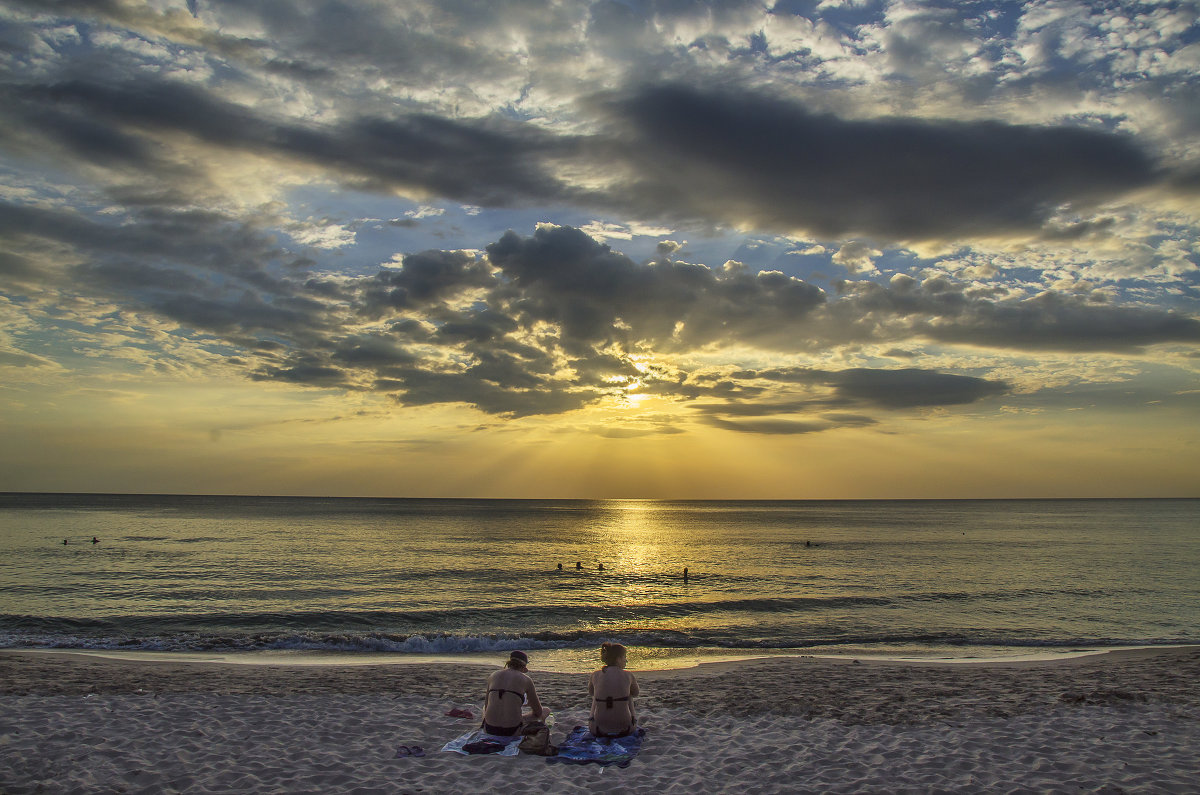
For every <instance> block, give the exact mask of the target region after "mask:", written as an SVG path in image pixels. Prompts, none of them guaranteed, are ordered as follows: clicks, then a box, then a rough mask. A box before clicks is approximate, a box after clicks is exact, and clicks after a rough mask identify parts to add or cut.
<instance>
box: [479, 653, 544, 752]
mask: <svg viewBox="0 0 1200 795" xmlns="http://www.w3.org/2000/svg"><path fill="white" fill-rule="evenodd" d="M526 662H527V658H526V656H525V654H524V653H523V652H519V651H515V652H513V653H512V656H511V657H509V660H508V662H507V663H505V667H504V668H501V669H500V670H499V671H494V672H492V674H491V675H490V676H488V680H487V688H488V689H487V694H486V695H485V696H484V705H483V727H484V729H485V730H486V731H488V732H489V733H490V734H499V735H510V736H511V735H513V734H516V733H517V731H518V730H520V728H521V724H522V722H523V721H524V720H525V718H526V717H529V718H533V719H541V718H543V717H545V713H546V710H544V709H543V708H542V704H541V702H540V701H539V700H538V696H537V690H536V689H535V688H534V686H533V679H531V678H530V677H529V674H527V673H525V670H526V667H525V664H526ZM526 702H528V704H529V709H530V714H529V715H528V716H525V715H523V714H522V710H521V708H522V706H523V705H524V704H525V703H526Z"/></svg>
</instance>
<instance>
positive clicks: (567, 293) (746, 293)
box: [487, 225, 825, 348]
mask: <svg viewBox="0 0 1200 795" xmlns="http://www.w3.org/2000/svg"><path fill="white" fill-rule="evenodd" d="M487 253H488V259H489V260H490V261H491V262H492V263H493V264H494V265H495V266H496V267H498V268H499V269H500V271H501V273H502V274H503V275H504V276H506V277H508V278H509V279H511V280H512V283H513V286H514V287H515V288H517V289H518V290H519V291H520V297H519V299H518V300H517V301H516V303H515V306H516V307H517V308H518V309H519V310H520V311H521V312H522V314H524V315H525V316H526V317H527V318H528V319H530V320H532V321H539V320H540V321H546V322H553V323H557V324H560V325H561V326H562V329H563V334H564V336H565V337H566V338H567V339H568V340H570V341H572V342H578V343H586V344H593V345H598V344H604V343H608V342H613V341H618V340H621V341H625V342H636V341H644V342H651V343H655V344H658V345H660V346H662V347H667V348H671V347H682V348H690V347H698V346H702V345H705V344H710V343H714V342H728V341H733V340H734V339H738V340H740V341H743V342H747V343H754V342H756V341H759V340H766V339H771V338H774V337H776V336H777V335H778V333H779V332H780V330H781V329H784V330H787V329H794V328H795V327H796V324H797V323H799V322H800V321H802V320H803V319H804V318H805V316H807V315H808V314H809V313H810V312H811V311H813V310H814V309H816V308H817V307H819V306H820V305H821V304H822V303H823V302H824V299H825V294H824V292H823V291H822V290H821V289H820V288H818V287H816V286H814V285H811V284H809V283H807V282H805V281H802V280H800V279H796V278H793V277H789V276H785V275H783V274H782V273H777V272H760V273H751V272H749V271H748V270H745V269H740V268H730V269H724V270H719V271H717V270H713V269H711V268H708V267H706V266H704V265H691V264H687V263H682V262H672V261H662V260H659V261H656V262H652V263H649V264H646V265H639V264H637V263H635V262H633V261H632V260H631V259H629V258H628V257H626V256H624V255H623V254H619V253H617V252H614V251H612V249H610V248H609V247H608V246H607V245H604V244H602V243H598V242H597V241H595V240H594V239H592V238H590V237H588V236H587V235H586V234H585V233H584V232H582V231H581V230H579V229H573V228H571V227H556V226H548V225H544V226H541V227H539V228H538V229H537V231H536V232H535V233H534V235H533V236H532V237H524V238H523V237H521V236H520V235H517V234H516V233H515V232H511V231H510V232H509V233H507V234H506V235H504V237H503V238H501V239H500V240H499V241H497V242H496V243H493V244H491V245H489V246H488V247H487Z"/></svg>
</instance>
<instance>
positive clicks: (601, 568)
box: [597, 563, 604, 571]
mask: <svg viewBox="0 0 1200 795" xmlns="http://www.w3.org/2000/svg"><path fill="white" fill-rule="evenodd" d="M597 568H599V569H600V571H604V564H603V563H601V564H600V565H599V566H598V567H597Z"/></svg>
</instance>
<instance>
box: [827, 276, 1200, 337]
mask: <svg viewBox="0 0 1200 795" xmlns="http://www.w3.org/2000/svg"><path fill="white" fill-rule="evenodd" d="M967 288H968V285H966V284H963V283H960V282H955V281H953V280H951V279H949V278H946V277H944V276H942V277H936V278H932V279H927V280H926V281H925V282H917V281H916V280H914V279H911V278H909V277H903V276H900V277H896V278H893V279H892V282H891V284H890V285H881V284H877V283H875V282H855V283H853V284H849V285H845V286H844V288H843V289H844V291H845V292H844V296H843V297H842V298H841V299H839V300H838V301H837V302H836V303H834V304H831V305H830V307H829V318H828V319H829V338H830V339H836V338H841V339H844V340H847V341H852V340H859V341H862V340H872V341H877V342H886V341H893V340H895V341H899V340H903V339H911V338H925V339H929V340H933V341H936V342H945V343H951V344H961V345H975V346H980V347H987V348H994V349H1010V350H1025V351H1039V350H1057V351H1080V352H1082V351H1113V352H1131V351H1137V350H1139V349H1141V348H1144V347H1146V346H1150V345H1159V344H1163V343H1171V342H1177V343H1196V342H1200V320H1197V319H1196V318H1194V317H1191V316H1188V315H1184V314H1181V313H1178V312H1175V311H1172V310H1169V309H1161V308H1156V307H1143V306H1121V305H1113V304H1108V303H1098V302H1097V301H1095V300H1094V299H1093V298H1092V297H1091V296H1088V295H1071V294H1065V293H1057V292H1049V291H1048V292H1044V293H1041V294H1038V295H1035V296H1032V297H1029V298H1022V299H1018V298H1006V299H995V298H991V297H988V296H986V295H978V294H976V292H975V291H973V292H972V293H968V291H967Z"/></svg>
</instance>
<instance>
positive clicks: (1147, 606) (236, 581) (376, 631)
mask: <svg viewBox="0 0 1200 795" xmlns="http://www.w3.org/2000/svg"><path fill="white" fill-rule="evenodd" d="M93 537H95V538H96V539H97V540H98V543H92V538H93ZM64 541H65V542H66V543H65V544H64ZM559 564H561V565H562V570H559V568H558V565H559ZM601 565H603V569H601V568H600V566H601ZM685 567H686V568H687V570H688V576H687V578H686V579H685V578H684V576H683V572H684V569H685ZM606 640H609V641H618V642H621V643H624V644H626V645H628V646H630V647H632V650H631V655H630V658H631V659H630V666H631V667H633V668H639V667H640V668H647V667H674V666H676V665H681V664H690V663H692V662H695V661H699V660H705V659H735V658H741V657H750V656H761V655H771V654H812V655H845V656H883V657H893V658H925V659H981V658H995V657H1014V656H1045V655H1056V654H1065V653H1077V652H1080V651H1085V650H1102V649H1109V648H1121V647H1131V646H1148V645H1175V644H1196V643H1200V500H997V501H990V500H965V501H957V500H952V501H926V500H913V501H797V502H786V501H784V502H781V501H763V502H759V501H754V502H750V501H736V502H725V501H721V502H664V501H653V500H604V501H578V500H546V501H538V500H432V499H430V500H424V499H342V498H329V499H314V498H285V497H275V498H272V497H203V496H134V495H39V494H0V648H37V649H86V650H92V651H103V652H114V651H120V652H140V653H143V654H145V653H155V654H159V655H163V654H166V655H172V656H176V657H177V658H179V659H184V658H189V659H190V658H196V657H200V658H211V657H212V656H214V655H216V656H220V657H221V658H222V659H234V660H251V661H252V660H263V659H268V660H272V659H274V660H277V659H280V658H281V657H282V658H286V659H289V660H292V661H329V660H336V661H342V662H344V661H379V660H381V659H386V660H392V661H397V662H405V661H413V660H425V659H429V658H430V657H431V656H434V657H438V658H446V657H452V658H455V659H462V660H469V661H474V660H495V661H500V660H502V659H503V658H504V657H506V656H507V652H508V651H509V650H511V649H524V650H526V651H527V652H529V654H530V656H531V658H532V660H533V664H534V667H535V668H542V669H549V670H587V669H588V668H590V667H592V666H593V665H594V663H595V660H596V649H597V647H598V646H599V644H600V643H601V642H602V641H606Z"/></svg>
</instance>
